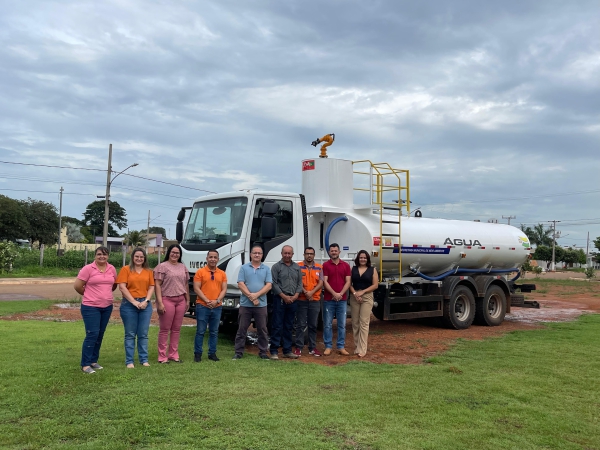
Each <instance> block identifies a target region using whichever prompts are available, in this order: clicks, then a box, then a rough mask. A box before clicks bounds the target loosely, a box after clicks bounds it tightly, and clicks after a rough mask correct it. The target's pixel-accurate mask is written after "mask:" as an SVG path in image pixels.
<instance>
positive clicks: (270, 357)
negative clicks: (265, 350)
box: [269, 353, 279, 360]
mask: <svg viewBox="0 0 600 450" xmlns="http://www.w3.org/2000/svg"><path fill="white" fill-rule="evenodd" d="M269 359H273V360H275V359H279V356H277V353H271V354H270V355H269Z"/></svg>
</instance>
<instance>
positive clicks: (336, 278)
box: [323, 259, 351, 300]
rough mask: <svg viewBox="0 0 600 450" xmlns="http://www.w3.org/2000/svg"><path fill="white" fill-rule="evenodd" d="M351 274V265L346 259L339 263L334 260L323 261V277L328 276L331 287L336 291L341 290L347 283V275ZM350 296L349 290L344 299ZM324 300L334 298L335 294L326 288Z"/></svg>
mask: <svg viewBox="0 0 600 450" xmlns="http://www.w3.org/2000/svg"><path fill="white" fill-rule="evenodd" d="M349 276H351V270H350V265H349V264H348V263H347V262H346V261H342V260H341V259H340V262H339V263H338V264H335V263H334V262H333V261H331V260H329V261H325V262H324V263H323V277H327V282H328V283H329V286H331V289H333V290H334V291H335V292H341V290H342V289H343V288H344V285H345V284H346V277H349ZM347 298H348V291H346V292H345V293H344V296H343V297H342V300H346V299H347ZM324 300H333V295H331V293H330V292H329V291H328V290H327V289H325V298H324Z"/></svg>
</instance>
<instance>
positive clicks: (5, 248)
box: [0, 241, 19, 273]
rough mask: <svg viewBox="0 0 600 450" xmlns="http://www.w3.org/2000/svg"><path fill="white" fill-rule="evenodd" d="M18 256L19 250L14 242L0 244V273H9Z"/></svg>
mask: <svg viewBox="0 0 600 450" xmlns="http://www.w3.org/2000/svg"><path fill="white" fill-rule="evenodd" d="M18 256H19V250H18V248H17V245H16V244H15V243H14V242H9V241H1V242H0V273H2V272H10V271H11V270H12V268H13V263H14V261H15V260H16V259H17V257H18Z"/></svg>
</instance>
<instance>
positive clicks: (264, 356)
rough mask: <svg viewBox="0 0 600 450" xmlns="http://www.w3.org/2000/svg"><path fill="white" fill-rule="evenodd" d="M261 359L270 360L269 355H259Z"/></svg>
mask: <svg viewBox="0 0 600 450" xmlns="http://www.w3.org/2000/svg"><path fill="white" fill-rule="evenodd" d="M259 358H260V359H270V358H269V357H268V356H267V355H259Z"/></svg>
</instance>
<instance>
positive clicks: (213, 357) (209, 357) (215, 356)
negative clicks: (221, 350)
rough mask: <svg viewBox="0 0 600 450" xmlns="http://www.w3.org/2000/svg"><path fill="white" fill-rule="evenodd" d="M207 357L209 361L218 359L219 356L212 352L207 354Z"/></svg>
mask: <svg viewBox="0 0 600 450" xmlns="http://www.w3.org/2000/svg"><path fill="white" fill-rule="evenodd" d="M208 359H210V360H211V361H219V358H217V354H216V353H213V354H212V355H208Z"/></svg>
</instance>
